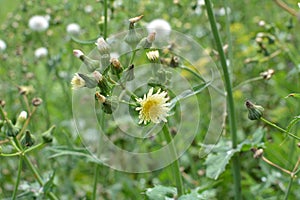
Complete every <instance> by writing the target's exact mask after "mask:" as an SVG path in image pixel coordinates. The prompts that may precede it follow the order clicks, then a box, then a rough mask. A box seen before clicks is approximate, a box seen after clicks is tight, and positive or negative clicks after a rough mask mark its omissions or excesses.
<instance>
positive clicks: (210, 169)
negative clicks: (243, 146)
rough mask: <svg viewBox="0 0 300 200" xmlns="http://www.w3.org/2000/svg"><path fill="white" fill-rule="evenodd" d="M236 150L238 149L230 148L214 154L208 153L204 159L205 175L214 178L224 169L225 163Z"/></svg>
mask: <svg viewBox="0 0 300 200" xmlns="http://www.w3.org/2000/svg"><path fill="white" fill-rule="evenodd" d="M238 151H239V150H238V149H230V150H228V151H224V152H218V153H216V154H209V155H208V156H207V158H206V160H205V164H206V165H207V168H206V176H207V177H209V178H212V179H215V180H216V179H217V178H218V177H219V176H220V174H221V173H222V172H224V171H225V168H226V165H227V164H228V163H229V161H230V159H231V157H232V156H233V155H234V153H236V152H238Z"/></svg>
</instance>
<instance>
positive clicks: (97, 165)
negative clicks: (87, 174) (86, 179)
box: [92, 163, 100, 200]
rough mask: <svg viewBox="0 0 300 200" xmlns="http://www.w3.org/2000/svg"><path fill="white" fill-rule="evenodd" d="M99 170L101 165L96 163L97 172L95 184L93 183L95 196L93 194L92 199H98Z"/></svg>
mask: <svg viewBox="0 0 300 200" xmlns="http://www.w3.org/2000/svg"><path fill="white" fill-rule="evenodd" d="M99 170H100V165H99V164H97V163H96V166H95V173H94V185H93V196H92V200H96V199H97V183H98V174H99Z"/></svg>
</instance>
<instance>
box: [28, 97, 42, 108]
mask: <svg viewBox="0 0 300 200" xmlns="http://www.w3.org/2000/svg"><path fill="white" fill-rule="evenodd" d="M31 103H32V105H33V106H35V107H37V106H39V105H41V104H42V103H43V100H42V99H41V98H38V97H34V98H33V99H32V101H31Z"/></svg>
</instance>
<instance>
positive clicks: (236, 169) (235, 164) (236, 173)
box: [205, 0, 242, 200]
mask: <svg viewBox="0 0 300 200" xmlns="http://www.w3.org/2000/svg"><path fill="white" fill-rule="evenodd" d="M205 5H206V10H207V15H208V19H209V21H210V25H211V29H212V33H213V36H214V39H215V42H216V46H217V50H218V53H219V56H220V62H221V66H222V69H223V74H224V80H225V87H226V92H227V101H228V109H229V123H230V124H229V125H230V126H229V127H230V132H231V141H232V147H233V148H236V147H237V129H236V117H235V109H234V101H233V95H232V86H231V80H230V76H229V71H228V67H227V64H226V58H225V53H224V51H223V46H222V42H221V38H220V35H219V32H218V29H217V24H216V20H215V16H214V13H213V10H212V6H211V2H210V0H205ZM232 170H233V179H234V196H235V199H238V200H239V199H242V188H241V174H240V161H239V157H238V154H235V155H234V156H233V158H232Z"/></svg>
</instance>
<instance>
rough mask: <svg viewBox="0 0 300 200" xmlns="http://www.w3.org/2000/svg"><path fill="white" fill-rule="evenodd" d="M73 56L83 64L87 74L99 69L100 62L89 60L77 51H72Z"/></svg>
mask: <svg viewBox="0 0 300 200" xmlns="http://www.w3.org/2000/svg"><path fill="white" fill-rule="evenodd" d="M73 54H74V56H76V57H77V58H79V59H80V60H81V61H82V62H83V63H84V64H85V66H86V68H87V70H88V71H89V72H93V71H95V70H96V69H97V68H99V67H100V62H99V61H98V60H94V59H91V58H90V57H88V56H86V55H84V53H83V52H82V51H80V50H78V49H74V50H73Z"/></svg>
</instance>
